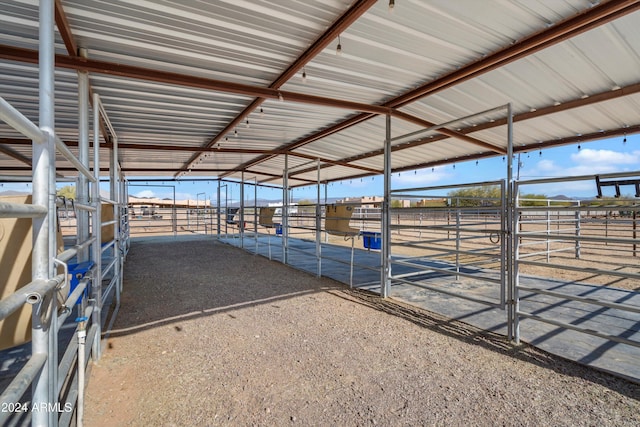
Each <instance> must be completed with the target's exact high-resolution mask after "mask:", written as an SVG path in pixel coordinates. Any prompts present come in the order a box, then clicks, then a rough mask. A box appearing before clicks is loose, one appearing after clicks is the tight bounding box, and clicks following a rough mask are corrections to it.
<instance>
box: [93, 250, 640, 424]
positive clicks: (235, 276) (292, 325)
mask: <svg viewBox="0 0 640 427" xmlns="http://www.w3.org/2000/svg"><path fill="white" fill-rule="evenodd" d="M106 347H107V348H105V351H104V355H103V357H102V359H101V360H100V361H99V362H98V363H97V364H95V365H93V366H92V368H91V377H90V382H89V386H88V390H87V398H86V399H87V402H86V409H85V425H86V426H89V427H91V426H109V427H111V426H209V425H242V426H245V425H260V426H282V425H305V426H306V425H332V426H333V425H384V426H389V425H452V426H457V425H478V426H485V425H506V426H516V425H517V426H521V425H525V426H527V425H529V426H539V425H572V426H574V425H576V426H580V425H584V426H594V425H597V426H604V425H609V426H637V425H640V386H638V385H636V384H632V383H630V382H627V381H625V380H622V379H617V378H615V377H612V376H610V375H608V374H605V373H601V372H597V371H594V370H591V369H588V368H586V367H583V366H580V365H577V364H574V363H572V362H568V361H566V360H564V359H561V358H558V357H555V356H551V355H549V354H546V353H544V352H542V351H540V350H536V349H534V348H532V347H529V346H519V347H513V346H512V345H511V344H509V343H507V342H505V340H504V338H503V337H501V336H497V335H493V334H490V333H486V332H482V331H480V330H478V329H475V328H473V327H471V326H469V325H467V324H464V323H462V322H457V321H450V320H448V319H445V318H442V317H440V316H438V315H435V314H433V313H429V312H426V311H422V310H420V309H416V308H413V307H409V306H406V305H403V304H400V303H397V302H394V301H392V300H381V299H380V298H379V297H377V296H374V295H371V294H367V293H363V292H357V291H351V290H349V289H348V288H345V287H344V286H343V285H341V284H338V283H336V282H333V281H331V280H328V279H321V278H316V277H313V276H311V275H309V274H306V273H304V272H300V271H297V270H294V269H291V268H289V267H287V266H284V265H282V264H279V263H276V262H270V261H268V260H267V259H265V258H263V257H260V256H254V255H250V254H248V253H246V252H244V251H242V250H240V249H237V248H234V247H230V246H227V245H224V244H221V243H218V242H216V241H214V240H213V239H211V240H202V239H200V240H195V241H190V242H184V241H170V240H165V241H159V242H152V241H148V242H134V243H133V244H132V247H131V251H130V253H129V256H128V259H127V262H126V267H125V292H124V294H123V299H122V308H121V311H120V314H119V316H118V319H117V321H116V324H115V326H114V330H113V332H112V333H111V336H110V337H109V339H108V344H107V346H106Z"/></svg>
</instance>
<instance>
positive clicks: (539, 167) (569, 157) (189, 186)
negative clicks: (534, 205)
mask: <svg viewBox="0 0 640 427" xmlns="http://www.w3.org/2000/svg"><path fill="white" fill-rule="evenodd" d="M520 160H521V166H520V179H522V180H526V179H537V178H549V177H556V176H567V175H570V176H578V175H592V174H601V173H610V172H622V171H638V170H640V135H630V136H627V141H626V143H624V142H623V137H616V138H611V139H606V140H601V141H593V142H587V143H581V144H580V149H578V144H575V145H567V146H563V147H557V148H550V149H547V150H543V151H542V154H541V155H540V152H539V151H535V152H530V153H527V154H521V156H520ZM515 164H516V162H514V165H515ZM516 174H517V167H515V166H514V177H515V176H516ZM505 176H506V163H505V162H504V161H503V160H502V157H495V158H491V159H484V160H480V161H479V162H478V164H477V165H476V162H475V161H472V162H465V163H457V164H456V165H455V168H454V167H453V165H447V166H440V167H436V168H433V171H432V169H431V168H428V169H420V170H417V171H410V172H402V173H400V174H398V173H394V174H393V176H392V181H391V182H392V188H395V189H397V188H408V187H421V186H431V185H450V184H461V183H466V182H482V181H493V180H498V179H502V178H504V177H505ZM149 184H152V183H149ZM169 190H170V189H169ZM627 190H628V191H627ZM632 190H633V189H631V188H629V189H623V193H625V192H626V193H631V192H632ZM245 191H246V193H247V194H245V199H253V189H248V188H247V189H246V190H245ZM316 191H317V190H316V187H315V186H309V187H302V188H296V189H294V190H293V197H294V198H295V199H311V200H315V198H316V194H317V193H316ZM526 191H527V192H528V193H543V194H546V195H547V196H555V195H558V194H564V195H567V196H575V197H584V198H590V197H593V196H595V191H596V190H595V183H594V182H593V181H589V182H576V183H563V184H562V185H561V186H559V187H557V188H536V187H528V188H527V189H526ZM130 192H131V194H133V195H147V196H150V195H154V196H162V195H163V194H164V195H165V196H164V197H166V194H170V192H169V193H167V192H166V189H162V188H153V187H148V188H142V187H135V188H131V191H130ZM199 192H206V194H207V199H209V198H213V199H214V201H215V198H216V184H215V182H214V181H210V182H208V183H207V182H204V183H203V182H197V181H196V182H193V181H189V180H188V179H186V180H184V182H181V183H178V184H177V185H176V194H177V196H176V197H177V198H178V199H180V198H186V196H187V195H188V196H189V197H190V198H192V199H195V198H196V194H197V193H199ZM281 193H282V192H281V191H280V190H277V189H260V190H259V191H258V198H264V199H280V197H281ZM382 193H383V188H382V176H376V177H373V178H372V177H369V178H363V179H360V178H358V179H353V180H345V181H342V182H335V183H332V184H329V188H328V196H329V197H349V196H351V197H358V196H375V195H378V196H379V195H382ZM239 195H240V187H239V185H235V184H229V185H228V197H229V200H230V201H234V202H235V201H237V200H238V199H239ZM321 195H322V197H324V187H323V188H322V189H321ZM202 197H203V196H202V195H201V196H200V198H202ZM222 198H224V190H223V192H222Z"/></svg>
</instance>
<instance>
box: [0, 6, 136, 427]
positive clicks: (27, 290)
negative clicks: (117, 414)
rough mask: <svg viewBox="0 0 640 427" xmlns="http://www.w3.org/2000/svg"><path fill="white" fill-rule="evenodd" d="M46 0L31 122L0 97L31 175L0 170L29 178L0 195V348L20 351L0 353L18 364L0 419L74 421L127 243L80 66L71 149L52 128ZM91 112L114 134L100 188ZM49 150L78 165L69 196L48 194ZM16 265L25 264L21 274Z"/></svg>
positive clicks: (116, 185) (51, 187)
mask: <svg viewBox="0 0 640 427" xmlns="http://www.w3.org/2000/svg"><path fill="white" fill-rule="evenodd" d="M53 3H54V2H42V3H41V9H40V24H39V30H40V46H39V51H40V61H39V68H40V72H39V80H40V93H39V102H40V117H39V123H40V125H39V126H36V125H35V124H33V122H31V121H30V120H29V119H28V118H27V117H25V116H24V115H23V114H22V113H20V112H19V111H18V110H16V109H15V108H14V107H13V106H11V105H10V104H9V103H7V102H6V101H5V100H4V99H2V98H0V119H1V120H3V121H4V122H6V123H7V124H9V125H10V126H11V127H12V128H13V129H15V130H16V131H18V132H19V133H21V134H22V135H24V136H26V137H28V138H29V139H31V140H32V141H33V143H32V144H33V170H32V175H31V176H24V177H16V176H7V177H0V181H3V182H6V181H12V182H27V183H30V184H31V185H32V195H31V196H28V197H22V198H21V197H17V198H9V199H4V200H3V199H0V221H2V224H0V225H2V226H3V229H5V231H7V234H6V235H5V236H6V237H7V238H6V239H0V240H1V241H0V243H2V244H3V245H6V246H3V252H2V258H3V265H5V264H4V262H5V261H6V260H5V258H6V257H14V258H13V259H12V261H11V262H14V263H13V264H9V265H12V268H8V269H6V271H5V269H3V271H2V275H3V277H2V300H1V301H0V323H2V327H0V330H2V333H3V336H2V348H3V349H4V348H12V349H13V350H14V351H13V352H11V353H10V354H16V352H17V353H19V357H17V358H16V360H7V359H6V358H5V359H4V360H3V364H4V365H6V364H8V363H10V362H14V365H18V366H14V369H15V372H14V375H13V376H12V377H11V378H9V383H8V384H6V386H5V387H4V389H3V392H2V394H1V395H0V405H1V406H2V411H0V425H23V424H28V423H31V424H32V425H48V426H57V425H64V426H67V425H70V424H71V423H75V422H77V423H78V425H81V423H82V417H83V408H84V406H83V402H84V386H85V383H86V380H85V372H86V369H87V366H88V364H87V362H88V360H89V359H93V360H98V359H99V358H100V354H101V352H102V343H103V340H104V339H105V338H106V336H107V335H108V331H109V330H110V328H111V326H112V324H113V321H114V320H115V317H116V314H117V311H118V308H119V306H120V294H121V292H122V287H123V281H122V271H123V265H124V260H125V257H126V254H127V251H128V248H129V235H128V233H129V225H128V218H129V214H128V212H127V205H126V200H127V188H126V186H125V182H124V177H123V175H122V173H121V170H120V168H119V165H118V162H117V160H116V159H117V158H118V152H117V151H118V142H117V135H116V133H115V131H114V129H113V127H112V126H111V123H110V122H109V118H108V117H107V115H106V113H105V111H104V109H103V108H102V104H101V101H100V97H99V96H98V95H97V94H94V95H93V99H92V101H93V102H92V103H90V102H89V80H88V75H87V73H86V72H78V94H79V102H78V104H79V111H78V120H79V138H78V156H76V155H74V154H73V153H72V152H71V150H69V148H68V147H67V146H66V145H65V144H64V143H63V142H62V140H61V139H60V138H59V137H58V136H57V135H56V134H55V131H54V129H55V111H54V99H53V94H54V69H55V66H54V52H55V48H54V42H55V35H54V25H55V24H54V4H53ZM90 104H92V105H93V107H91V106H90ZM90 111H92V112H93V120H92V121H93V129H94V132H93V144H92V145H93V149H91V147H90V141H89V135H90V132H89V126H90ZM100 122H102V123H104V125H105V126H106V128H107V129H108V132H109V133H110V135H103V136H104V137H105V138H107V137H108V138H110V139H111V142H112V144H113V146H112V148H111V152H110V159H109V160H108V170H109V179H108V181H109V184H110V191H109V195H108V196H103V195H101V192H100V180H101V177H100V165H101V164H102V165H104V164H105V162H104V161H103V162H102V163H101V158H100V131H99V129H100V128H101V126H100ZM56 154H60V155H61V156H63V157H64V158H65V159H66V160H67V161H69V162H70V163H71V164H72V165H73V166H74V168H75V169H76V170H77V179H74V181H75V183H76V189H77V194H76V200H74V201H73V203H72V204H71V202H70V201H69V200H65V199H61V198H58V197H56V196H55V194H56V183H57V181H58V180H59V179H60V177H59V176H58V175H57V173H56ZM91 154H93V163H92V165H91V162H90V155H91ZM67 181H68V180H67ZM58 215H59V217H58ZM71 220H73V221H74V222H75V224H74V225H73V227H72V228H75V231H76V232H75V233H73V235H71V233H64V234H65V236H64V237H63V230H64V229H65V227H61V228H58V225H60V226H68V225H69V224H68V222H69V221H71ZM16 230H23V231H24V234H22V235H21V234H20V233H16V232H15V231H16ZM19 268H24V272H25V274H22V275H20V274H19V273H20V272H19V271H18V270H19ZM16 271H18V274H17V275H16V274H14V273H16ZM16 346H17V347H16ZM16 349H17V350H16ZM4 354H5V355H6V354H7V353H4Z"/></svg>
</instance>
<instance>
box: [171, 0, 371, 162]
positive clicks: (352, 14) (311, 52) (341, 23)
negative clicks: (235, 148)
mask: <svg viewBox="0 0 640 427" xmlns="http://www.w3.org/2000/svg"><path fill="white" fill-rule="evenodd" d="M376 1H377V0H358V1H357V2H356V3H355V4H354V5H353V6H351V7H350V8H349V10H347V11H346V12H345V13H344V14H343V15H342V16H340V17H339V18H338V19H337V20H336V21H335V22H334V23H333V24H332V25H331V26H330V27H329V28H328V29H327V30H326V31H325V32H324V33H323V34H322V35H321V36H320V37H318V39H317V40H316V41H315V42H313V44H311V46H310V47H309V48H308V49H307V50H306V51H304V52H303V53H302V55H300V56H299V57H298V58H297V59H296V60H295V61H294V62H293V63H292V64H291V65H289V67H288V68H287V69H286V70H285V71H284V72H283V73H282V74H280V76H278V78H277V79H276V80H274V81H273V83H271V84H270V85H269V88H271V89H279V88H280V87H281V86H282V85H283V84H285V83H286V82H287V81H289V79H291V77H293V76H294V75H295V74H296V73H297V72H298V71H299V70H300V69H301V68H302V67H304V66H305V65H306V64H307V63H308V62H309V61H311V60H312V59H313V58H314V57H315V56H316V55H317V54H319V53H320V52H322V50H323V49H324V48H325V47H327V46H328V45H329V43H331V42H332V41H333V40H335V38H336V37H338V35H340V33H342V32H343V31H344V30H346V29H347V28H349V27H350V26H351V24H353V23H354V22H355V21H356V20H357V19H358V18H359V17H360V16H362V15H363V14H364V13H365V12H366V11H367V10H369V8H371V6H373V5H374V4H375V3H376ZM263 101H264V98H261V97H259V98H256V99H254V100H253V101H252V102H251V103H250V104H249V105H248V106H247V107H246V108H245V109H244V110H242V112H240V114H238V115H237V116H236V117H235V118H234V119H233V120H232V121H231V122H230V123H229V124H228V125H227V126H226V127H225V128H224V129H222V130H221V131H220V132H219V133H218V134H217V135H216V136H214V137H213V138H211V140H209V142H207V144H205V147H212V146H213V145H215V144H216V143H217V142H218V141H219V140H220V139H221V138H222V137H223V136H224V135H225V134H227V133H228V132H230V131H231V129H233V128H234V127H236V126H237V125H238V124H239V123H240V122H242V120H243V119H244V118H245V117H246V116H248V115H249V114H250V113H251V112H252V111H253V110H255V109H256V108H258V107H259V106H260V104H262V102H263ZM196 158H197V155H196V156H193V157H191V159H189V161H188V162H187V163H186V164H185V165H184V166H183V167H182V169H180V171H184V170H186V169H188V167H189V165H190V164H191V163H193V162H194V161H195V159H196ZM180 171H179V172H180Z"/></svg>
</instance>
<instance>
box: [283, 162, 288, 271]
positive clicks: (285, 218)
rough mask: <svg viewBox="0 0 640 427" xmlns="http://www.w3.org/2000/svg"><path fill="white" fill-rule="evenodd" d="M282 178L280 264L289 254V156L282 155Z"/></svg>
mask: <svg viewBox="0 0 640 427" xmlns="http://www.w3.org/2000/svg"><path fill="white" fill-rule="evenodd" d="M283 172H284V173H283V176H282V263H283V264H286V263H287V261H288V259H287V258H288V257H287V255H288V252H289V155H287V154H285V155H284V171H283Z"/></svg>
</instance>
